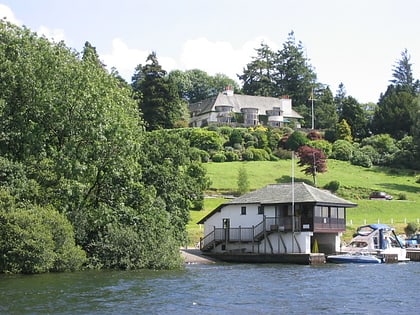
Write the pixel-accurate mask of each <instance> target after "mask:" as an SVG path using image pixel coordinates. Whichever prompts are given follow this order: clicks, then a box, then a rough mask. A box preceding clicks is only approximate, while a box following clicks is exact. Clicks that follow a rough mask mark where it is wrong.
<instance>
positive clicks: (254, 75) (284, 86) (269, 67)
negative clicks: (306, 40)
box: [239, 32, 316, 124]
mask: <svg viewBox="0 0 420 315" xmlns="http://www.w3.org/2000/svg"><path fill="white" fill-rule="evenodd" d="M239 79H240V80H241V81H242V82H243V88H242V89H243V92H244V93H245V94H249V95H261V96H272V97H279V96H282V95H289V96H290V97H291V98H292V100H293V103H294V105H295V107H296V108H297V110H298V112H299V113H300V114H302V115H303V116H304V117H305V121H306V123H308V124H309V122H310V121H311V111H310V103H309V102H308V98H309V97H310V95H311V92H312V89H314V88H316V83H315V82H316V74H315V72H314V70H313V69H312V67H311V65H310V64H309V60H308V59H307V58H306V57H305V52H304V48H303V45H302V43H301V42H299V43H296V40H295V37H294V33H293V32H290V33H289V35H288V38H287V41H286V42H285V43H284V44H283V48H282V49H281V50H279V51H277V52H273V51H272V50H271V49H270V48H269V47H268V45H266V44H261V47H260V48H259V49H257V57H254V60H253V61H252V62H251V63H249V64H248V65H247V67H246V68H245V69H244V71H243V74H242V75H239Z"/></svg>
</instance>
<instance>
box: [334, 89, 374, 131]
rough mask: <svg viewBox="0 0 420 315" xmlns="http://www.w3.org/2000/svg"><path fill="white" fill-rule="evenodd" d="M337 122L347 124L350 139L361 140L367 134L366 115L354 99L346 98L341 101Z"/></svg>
mask: <svg viewBox="0 0 420 315" xmlns="http://www.w3.org/2000/svg"><path fill="white" fill-rule="evenodd" d="M339 120H340V121H346V122H347V123H348V125H349V126H350V128H351V136H352V138H356V139H362V138H364V137H366V135H367V134H368V119H367V114H366V112H365V111H364V109H363V108H362V107H361V105H360V104H359V102H357V100H356V99H355V98H354V97H351V96H347V97H345V98H344V99H343V100H342V101H341V111H340V115H339ZM342 139H345V138H342Z"/></svg>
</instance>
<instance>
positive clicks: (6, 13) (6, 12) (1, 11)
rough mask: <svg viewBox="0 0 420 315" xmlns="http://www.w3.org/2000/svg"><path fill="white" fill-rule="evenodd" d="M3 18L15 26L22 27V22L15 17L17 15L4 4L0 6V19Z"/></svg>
mask: <svg viewBox="0 0 420 315" xmlns="http://www.w3.org/2000/svg"><path fill="white" fill-rule="evenodd" d="M3 18H6V20H7V21H9V22H11V23H13V24H16V25H22V22H21V21H19V20H18V19H17V18H16V17H15V14H14V13H13V11H12V9H10V8H9V7H8V6H6V5H4V4H0V19H3Z"/></svg>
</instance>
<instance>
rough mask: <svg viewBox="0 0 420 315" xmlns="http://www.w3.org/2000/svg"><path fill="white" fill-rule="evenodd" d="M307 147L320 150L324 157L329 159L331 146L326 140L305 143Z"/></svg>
mask: <svg viewBox="0 0 420 315" xmlns="http://www.w3.org/2000/svg"><path fill="white" fill-rule="evenodd" d="M307 145H308V146H310V147H312V148H316V149H319V150H322V152H324V154H325V156H327V157H329V156H330V155H331V154H332V148H333V146H332V144H331V143H330V142H329V141H327V140H322V139H321V140H312V141H309V142H308V143H307Z"/></svg>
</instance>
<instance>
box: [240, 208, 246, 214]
mask: <svg viewBox="0 0 420 315" xmlns="http://www.w3.org/2000/svg"><path fill="white" fill-rule="evenodd" d="M241 215H246V207H241Z"/></svg>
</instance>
